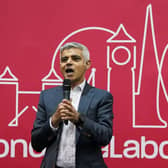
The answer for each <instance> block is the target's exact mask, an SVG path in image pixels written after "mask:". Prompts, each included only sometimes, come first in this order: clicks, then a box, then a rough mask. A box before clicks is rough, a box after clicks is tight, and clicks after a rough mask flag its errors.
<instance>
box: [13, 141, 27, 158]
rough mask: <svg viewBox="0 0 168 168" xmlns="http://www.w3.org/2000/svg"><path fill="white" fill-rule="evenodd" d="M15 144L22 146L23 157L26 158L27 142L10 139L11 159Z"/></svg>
mask: <svg viewBox="0 0 168 168" xmlns="http://www.w3.org/2000/svg"><path fill="white" fill-rule="evenodd" d="M16 144H22V145H23V157H24V158H25V157H28V154H27V142H26V141H25V140H24V139H16V140H13V139H11V157H12V158H14V157H15V149H16Z"/></svg>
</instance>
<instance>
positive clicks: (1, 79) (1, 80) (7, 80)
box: [0, 4, 168, 128]
mask: <svg viewBox="0 0 168 168" xmlns="http://www.w3.org/2000/svg"><path fill="white" fill-rule="evenodd" d="M149 21H150V23H151V30H152V40H153V46H154V53H155V59H156V64H157V70H158V79H157V93H156V99H157V104H156V106H157V116H158V119H159V121H160V122H161V123H162V125H138V124H136V121H135V119H136V111H135V99H136V96H138V95H140V94H141V80H142V70H143V63H144V52H145V45H146V36H147V26H148V22H149ZM89 30H100V31H104V32H108V33H109V34H111V35H112V37H111V38H109V39H108V40H107V42H108V43H135V42H136V40H135V39H134V38H133V37H131V36H130V35H129V34H128V33H127V31H126V29H125V28H124V26H123V24H120V26H119V28H118V30H117V31H116V33H115V32H114V31H112V30H109V29H106V28H103V27H85V28H81V29H78V30H76V31H74V32H72V33H70V34H69V35H67V36H66V37H65V38H64V39H63V40H62V41H61V42H60V43H59V45H58V46H57V48H56V50H55V52H54V55H53V59H52V63H51V69H50V71H49V73H48V74H47V75H46V76H45V77H44V78H43V79H42V80H41V82H42V89H45V86H46V85H61V84H62V78H61V77H60V76H59V75H58V74H57V73H56V71H55V68H54V64H55V60H56V56H57V55H58V52H59V49H60V47H61V46H62V45H63V43H64V42H66V40H68V39H69V38H70V37H72V36H74V35H76V34H78V33H81V32H83V31H89ZM120 31H123V32H124V33H125V35H126V36H127V37H128V39H129V40H116V39H115V37H116V36H117V35H118V34H119V32H120ZM119 47H120V48H122V45H121V46H119ZM167 50H168V44H167V45H166V47H165V48H164V51H163V54H162V57H161V61H160V64H159V59H158V51H157V45H156V39H155V31H154V24H153V15H152V5H151V4H150V5H148V6H147V10H146V18H145V26H144V35H143V42H142V53H141V61H140V73H139V79H138V86H137V89H136V87H135V69H136V46H134V48H133V57H134V59H133V60H134V63H133V67H132V69H131V70H132V127H133V128H166V127H167V122H166V121H165V120H163V119H162V117H161V115H160V107H159V96H160V95H159V94H160V92H159V91H160V86H161V87H162V89H163V92H164V95H165V98H166V101H167V102H168V93H167V91H166V88H165V84H164V81H163V77H162V67H163V63H164V59H165V54H166V52H167ZM109 51H110V48H109V46H107V53H106V54H107V75H108V77H107V90H108V91H110V73H111V70H112V68H111V67H110V54H109ZM128 53H129V51H128ZM113 59H114V58H113ZM129 60H130V56H129V55H128V60H127V62H126V63H128V62H129ZM126 63H125V64H126ZM119 65H120V66H122V64H119ZM7 73H8V74H10V76H11V77H10V78H6V77H5V75H6V74H7ZM95 73H96V68H92V70H91V74H90V76H89V78H88V82H90V83H91V81H92V85H93V86H95ZM51 75H54V76H55V79H51V78H50V77H51ZM0 84H6V85H11V84H15V85H16V116H15V117H14V119H13V120H12V121H11V122H10V123H9V124H8V126H19V123H18V120H19V117H20V116H22V115H23V113H25V112H26V111H27V110H28V108H29V106H25V107H24V108H23V109H22V110H21V111H20V112H18V104H19V100H18V97H19V94H40V91H19V83H18V79H17V78H16V77H15V76H14V75H13V74H12V72H11V70H10V69H9V67H8V66H7V67H6V68H5V70H4V72H3V73H2V74H1V75H0ZM32 109H33V110H34V111H37V108H36V107H35V106H32Z"/></svg>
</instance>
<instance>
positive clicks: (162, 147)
mask: <svg viewBox="0 0 168 168" xmlns="http://www.w3.org/2000/svg"><path fill="white" fill-rule="evenodd" d="M166 145H168V141H163V142H162V143H161V144H160V147H159V153H160V156H161V157H162V158H164V159H168V155H165V154H164V147H165V146H166Z"/></svg>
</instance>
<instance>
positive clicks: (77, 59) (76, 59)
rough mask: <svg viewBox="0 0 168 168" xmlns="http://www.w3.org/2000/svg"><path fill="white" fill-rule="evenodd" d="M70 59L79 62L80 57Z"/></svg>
mask: <svg viewBox="0 0 168 168" xmlns="http://www.w3.org/2000/svg"><path fill="white" fill-rule="evenodd" d="M72 59H73V60H74V61H80V60H81V57H78V56H74V57H72Z"/></svg>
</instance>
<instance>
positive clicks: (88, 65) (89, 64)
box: [86, 60, 91, 69]
mask: <svg viewBox="0 0 168 168" xmlns="http://www.w3.org/2000/svg"><path fill="white" fill-rule="evenodd" d="M90 66H91V61H90V60H88V61H86V69H89V68H90Z"/></svg>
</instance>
